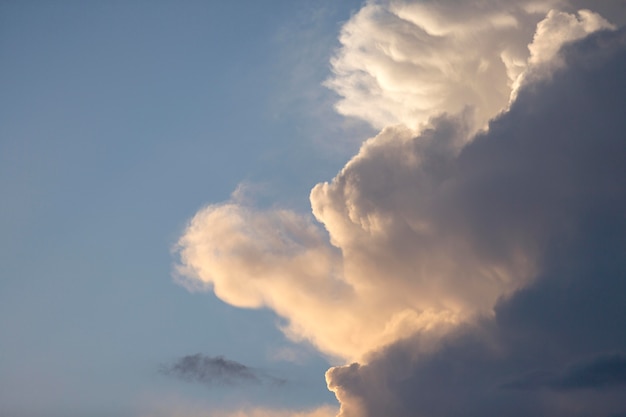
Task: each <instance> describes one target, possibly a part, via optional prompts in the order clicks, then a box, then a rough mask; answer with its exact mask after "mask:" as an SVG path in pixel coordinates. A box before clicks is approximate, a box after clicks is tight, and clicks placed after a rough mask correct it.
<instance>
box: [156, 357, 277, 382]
mask: <svg viewBox="0 0 626 417" xmlns="http://www.w3.org/2000/svg"><path fill="white" fill-rule="evenodd" d="M160 372H161V373H162V374H164V375H167V376H172V377H176V378H179V379H182V380H185V381H188V382H196V383H201V384H205V385H209V386H220V385H221V386H223V385H246V384H257V385H259V384H273V385H282V384H284V383H286V382H287V381H286V380H285V379H282V378H277V377H274V376H272V375H268V374H266V373H265V372H262V371H260V370H258V369H255V368H252V367H249V366H247V365H244V364H242V363H240V362H237V361H233V360H230V359H226V358H225V357H223V356H206V355H203V354H201V353H196V354H195V355H187V356H183V357H182V358H180V359H178V360H176V361H175V362H174V363H173V364H170V365H163V366H161V369H160Z"/></svg>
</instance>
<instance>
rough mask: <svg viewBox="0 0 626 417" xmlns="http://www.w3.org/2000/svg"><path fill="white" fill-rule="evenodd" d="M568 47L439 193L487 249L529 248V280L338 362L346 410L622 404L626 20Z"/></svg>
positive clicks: (365, 416) (603, 411)
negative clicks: (487, 307) (438, 333)
mask: <svg viewBox="0 0 626 417" xmlns="http://www.w3.org/2000/svg"><path fill="white" fill-rule="evenodd" d="M563 56H564V61H565V63H566V66H565V68H564V69H562V70H559V71H557V72H556V73H555V74H554V76H553V77H551V78H550V79H549V80H543V81H540V82H535V83H534V84H530V85H528V86H526V87H525V88H524V89H523V90H521V91H520V92H519V95H518V97H517V100H516V102H515V103H514V104H513V105H512V107H511V109H510V111H508V112H507V113H505V114H503V115H501V116H500V117H499V118H497V119H496V120H494V121H492V123H491V124H490V129H489V131H488V132H487V133H483V134H481V135H479V136H478V137H476V138H475V139H474V140H473V141H472V142H471V143H470V144H468V145H467V146H465V148H464V149H463V150H462V151H461V153H460V154H459V156H458V158H456V160H455V161H454V162H453V163H452V164H451V167H450V168H449V170H448V172H447V173H446V174H445V175H444V180H443V184H444V185H443V186H442V187H441V190H442V191H441V193H440V194H438V195H437V196H436V197H437V198H436V199H434V200H433V201H432V204H433V205H436V212H438V213H439V215H440V221H441V222H442V223H443V222H444V221H445V222H446V224H447V227H449V228H451V229H454V228H462V229H464V230H466V233H467V234H468V235H471V236H472V239H471V241H472V243H473V245H474V246H473V247H474V248H475V250H476V251H477V253H479V254H480V255H481V257H482V258H483V259H506V258H508V257H511V256H514V255H515V254H516V253H518V252H519V251H522V252H524V253H526V252H528V251H530V252H531V253H533V254H535V258H536V259H537V265H536V266H535V268H536V273H535V274H534V279H533V281H532V283H531V284H529V285H527V286H526V287H524V288H523V289H521V290H518V291H516V292H515V293H513V294H511V295H509V296H506V297H503V298H501V299H500V300H499V302H498V303H497V305H496V307H495V309H494V312H493V313H494V316H493V317H485V318H484V319H482V320H478V321H477V322H475V323H473V324H467V325H464V326H462V327H460V328H459V329H457V330H456V331H455V332H453V333H451V334H449V335H448V336H446V337H445V338H444V339H443V341H442V342H441V343H440V344H439V345H438V347H437V348H436V349H430V350H429V349H423V348H422V347H420V345H421V344H422V341H421V339H420V335H415V336H410V337H409V336H408V337H407V338H406V339H405V340H402V341H400V342H397V343H395V344H393V345H391V346H389V347H387V348H385V349H383V350H381V351H379V352H378V353H376V354H375V355H373V356H372V357H371V359H370V360H369V361H368V363H367V364H366V365H358V364H353V365H350V366H346V367H337V368H334V369H332V370H330V371H329V373H328V375H327V379H328V381H329V386H330V387H331V388H332V389H334V390H335V392H336V393H337V395H338V397H339V399H340V401H341V403H342V411H341V414H340V415H341V416H342V417H378V416H384V415H388V416H394V417H416V416H420V417H433V416H436V417H452V416H455V417H457V416H463V417H474V416H476V417H479V416H481V417H484V416H495V415H505V416H508V417H522V416H524V417H526V416H531V415H533V416H551V417H562V416H563V417H564V416H568V417H572V416H574V417H577V416H580V417H583V416H597V417H611V416H613V417H614V416H623V415H625V414H626V384H625V382H626V355H625V353H624V352H626V331H624V329H626V29H622V30H618V31H615V32H604V33H598V34H596V35H593V36H591V37H589V38H587V39H585V40H583V41H581V42H577V43H574V44H572V45H570V46H568V47H567V48H566V49H565V50H564V53H563ZM448 119H449V123H453V122H454V118H448ZM415 140H416V141H419V140H420V138H416V139H415ZM459 279H460V280H462V279H463V277H462V276H461V277H459Z"/></svg>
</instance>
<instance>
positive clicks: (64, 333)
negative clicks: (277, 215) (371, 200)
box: [0, 1, 358, 416]
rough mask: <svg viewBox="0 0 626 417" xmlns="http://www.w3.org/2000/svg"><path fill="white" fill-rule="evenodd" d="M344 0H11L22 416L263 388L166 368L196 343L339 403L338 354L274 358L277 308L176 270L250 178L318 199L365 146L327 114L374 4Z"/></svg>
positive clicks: (9, 106) (8, 34) (3, 172)
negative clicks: (183, 279) (327, 379)
mask: <svg viewBox="0 0 626 417" xmlns="http://www.w3.org/2000/svg"><path fill="white" fill-rule="evenodd" d="M333 3H334V2H326V3H320V2H272V3H271V5H268V4H266V3H264V4H261V3H259V2H237V3H230V2H202V1H185V2H169V1H157V2H144V1H133V2H118V1H105V2H81V1H59V2H38V1H32V2H2V3H1V4H0V28H1V29H0V61H1V62H2V67H1V70H0V91H1V93H0V95H1V96H2V99H1V100H0V118H1V121H0V125H1V126H2V127H1V128H0V129H1V132H0V148H1V151H0V158H1V162H0V189H1V190H2V195H3V197H2V201H3V202H2V204H1V209H0V210H1V213H2V214H1V215H0V222H1V227H0V228H1V230H2V233H1V238H0V239H1V240H0V253H1V254H2V255H1V256H2V262H0V264H1V265H2V266H1V267H0V268H1V277H2V278H1V280H0V310H1V313H0V317H1V318H0V335H1V340H2V342H1V343H0V346H1V347H0V349H1V351H2V353H1V354H0V375H2V376H1V377H0V392H2V394H0V397H1V398H0V403H1V404H2V406H1V407H2V409H3V410H4V411H3V413H9V414H12V415H24V416H38V415H46V416H52V415H65V416H70V415H86V414H89V415H96V414H95V413H96V410H98V412H100V413H101V415H124V416H125V415H134V414H133V413H135V408H136V407H142V406H143V404H141V402H142V401H144V400H146V401H147V400H148V399H150V398H151V397H155V398H158V397H162V396H168V395H172V396H176V395H181V396H185V395H190V396H191V397H193V398H200V399H202V400H203V401H204V400H205V399H207V398H208V399H210V400H211V401H212V402H217V403H218V404H222V403H224V404H226V405H227V406H229V402H230V401H231V400H232V397H239V396H242V395H243V394H242V393H241V392H239V391H238V390H234V391H235V392H234V393H233V392H232V391H233V390H226V391H224V390H221V391H220V390H219V389H218V390H217V391H219V392H218V393H217V394H215V390H211V389H207V388H206V387H201V388H200V389H198V388H197V387H193V386H191V384H184V383H182V384H181V383H179V382H178V381H176V382H175V383H170V382H169V381H168V379H167V378H165V377H163V376H162V375H160V374H158V372H157V369H158V366H159V365H160V364H162V363H167V362H168V361H171V360H173V359H175V358H177V357H179V356H182V355H187V354H193V353H196V352H202V353H205V354H209V355H227V356H228V357H229V358H231V359H234V360H239V361H242V362H244V363H246V364H248V365H250V366H255V367H263V368H268V369H272V370H273V369H276V370H277V372H280V373H289V374H291V373H292V372H293V373H294V378H295V379H298V380H302V381H301V386H306V387H307V392H306V395H303V392H302V389H301V388H298V386H296V387H294V388H293V389H291V388H290V389H283V390H279V391H278V392H276V393H274V394H272V396H271V397H273V398H269V399H268V398H266V399H264V400H262V401H263V402H270V403H271V402H277V401H284V402H286V403H294V402H295V403H298V402H301V403H302V404H307V405H308V404H311V403H317V402H320V401H321V402H323V401H327V400H329V399H330V400H332V395H331V394H330V393H328V392H327V391H326V388H325V385H324V381H323V372H324V370H325V369H326V367H327V364H326V362H325V360H324V359H322V358H321V357H320V356H319V355H318V354H316V353H315V352H314V351H313V350H311V351H310V352H309V353H308V354H307V355H305V356H306V358H305V359H304V364H303V365H301V366H300V365H298V366H295V365H294V366H292V365H289V364H288V363H285V362H276V361H272V360H270V358H271V357H272V355H273V352H274V351H275V350H278V349H280V348H281V347H284V346H285V345H288V343H287V342H286V341H285V339H284V337H283V336H282V335H281V334H280V332H279V331H278V330H276V329H275V326H274V322H275V320H276V318H275V316H274V315H273V314H272V313H270V312H258V311H255V312H254V313H253V312H251V311H244V310H238V309H234V308H233V307H230V306H227V305H225V304H224V303H222V302H221V301H219V300H217V299H216V298H215V297H214V296H213V295H212V294H210V293H208V294H206V293H205V294H190V293H189V292H187V291H186V290H185V289H183V288H182V287H180V286H178V285H175V284H174V282H173V279H172V277H171V272H172V263H173V258H172V256H171V253H170V251H171V248H172V246H173V245H174V244H175V243H176V240H177V239H178V236H179V234H180V233H181V231H182V229H183V227H184V225H185V222H186V221H187V220H188V218H189V217H190V216H191V215H192V214H193V213H194V212H195V211H196V210H197V209H198V208H200V207H201V206H203V205H204V204H206V203H208V202H215V201H221V200H224V199H226V198H228V196H229V195H230V193H231V192H232V191H233V190H234V189H235V188H236V187H237V185H238V184H239V183H240V182H242V181H246V182H248V183H251V184H258V188H259V190H260V191H258V192H257V193H256V195H257V197H256V198H258V199H259V201H261V200H263V199H264V198H267V196H268V195H269V196H271V197H272V198H273V199H274V200H275V199H276V198H277V197H276V196H280V197H279V198H281V199H283V200H284V201H285V204H290V205H293V206H306V204H307V193H308V191H307V189H308V188H310V186H311V185H312V184H314V183H315V182H316V181H318V180H319V179H321V178H324V177H329V176H331V175H332V173H333V172H334V171H336V170H337V169H338V168H339V167H340V166H341V164H342V163H343V161H345V160H346V159H347V158H348V157H349V154H348V152H347V151H348V150H349V149H350V147H351V146H352V147H353V146H354V145H345V142H344V144H339V145H336V144H334V143H333V142H334V141H335V137H336V136H337V135H339V134H340V133H342V132H344V131H345V128H344V127H343V126H342V122H341V120H340V119H339V117H335V118H334V119H331V121H330V124H326V125H320V123H319V121H318V120H317V118H318V117H321V116H320V114H321V113H328V114H332V109H327V108H323V107H322V106H324V104H325V102H326V101H328V100H330V99H331V94H330V92H329V91H328V90H326V89H325V88H324V87H322V86H320V85H319V84H320V82H321V81H322V80H323V79H324V77H326V76H327V74H328V64H327V62H328V57H329V56H330V54H331V53H332V48H333V47H335V44H336V34H337V32H338V30H339V28H340V22H341V21H343V20H346V19H348V18H349V16H350V12H351V10H352V9H353V8H355V7H357V6H358V3H357V2H353V3H349V2H345V3H342V4H341V5H335V4H333ZM320 112H321V113H320ZM327 120H328V119H327ZM301 167H306V169H305V170H300V168H301ZM296 169H298V172H297V173H296V172H295V171H296ZM263 190H265V191H263ZM294 190H303V191H302V192H296V191H294ZM251 346H253V347H254V348H252V349H251ZM293 367H296V368H297V369H291V368H293ZM299 384H300V383H299ZM310 387H314V388H313V389H312V390H309V389H308V388H310ZM266 394H267V393H265V392H263V391H262V390H257V391H256V392H255V391H254V390H252V393H251V394H250V396H251V398H255V397H256V398H261V397H270V396H268V395H266ZM247 395H248V394H246V396H247ZM207 401H208V400H207Z"/></svg>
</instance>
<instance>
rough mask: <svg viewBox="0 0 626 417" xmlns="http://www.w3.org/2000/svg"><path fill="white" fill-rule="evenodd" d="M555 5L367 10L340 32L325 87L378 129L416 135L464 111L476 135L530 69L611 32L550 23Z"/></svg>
mask: <svg viewBox="0 0 626 417" xmlns="http://www.w3.org/2000/svg"><path fill="white" fill-rule="evenodd" d="M555 5H562V6H563V7H567V4H566V2H557V1H518V0H515V1H503V0H487V1H465V2H458V1H455V0H440V1H437V2H420V1H397V0H390V1H372V2H368V3H367V4H366V5H365V6H364V7H363V8H362V9H361V10H360V11H359V12H358V13H357V14H356V15H355V16H354V17H353V18H352V19H351V20H350V21H349V22H348V23H347V24H346V25H345V26H344V27H343V29H342V32H341V36H340V39H339V40H340V42H341V45H342V46H341V48H340V49H339V51H338V53H337V54H336V56H335V58H334V59H333V60H332V62H331V64H332V70H333V73H334V75H333V76H332V77H331V78H330V79H329V80H328V82H327V85H328V86H329V87H330V88H331V89H333V90H335V91H336V92H337V93H338V94H339V95H340V96H341V100H340V101H339V102H338V103H337V110H338V111H339V112H340V113H341V114H344V115H347V116H354V117H358V118H361V119H363V120H365V121H367V122H369V123H370V124H371V125H373V126H374V127H377V128H384V127H386V126H391V125H396V124H404V125H406V126H408V127H410V128H418V127H420V126H421V125H423V124H424V123H426V122H427V121H428V120H429V119H430V118H431V117H433V116H436V115H439V114H441V113H451V114H456V113H459V112H460V111H462V110H463V109H464V108H466V107H468V106H469V107H473V108H475V114H474V119H475V123H476V125H475V126H476V127H477V128H481V127H483V126H484V125H485V124H486V123H487V121H488V120H489V119H491V118H492V117H493V116H495V115H496V114H497V113H498V112H500V111H501V110H502V109H503V108H504V107H506V105H507V103H508V101H509V98H510V95H511V93H512V92H513V90H515V89H517V86H518V85H519V84H520V81H521V79H520V77H522V78H523V76H522V74H523V73H524V72H525V71H526V70H527V69H528V67H529V65H531V66H532V65H535V64H538V63H541V62H543V63H545V62H547V61H549V60H551V58H552V57H553V56H554V55H555V54H556V51H558V49H559V48H560V46H561V45H563V44H564V43H565V42H569V41H572V40H575V39H580V38H582V37H584V36H585V35H587V34H589V33H591V32H594V31H596V30H598V29H603V28H608V27H610V24H609V23H608V22H607V21H605V20H604V19H603V18H602V17H600V16H599V15H597V14H595V13H593V12H591V11H588V10H583V11H580V12H578V14H577V15H576V14H568V13H564V12H558V11H555V10H553V11H550V12H549V13H548V15H547V16H546V12H548V11H549V10H550V8H551V7H552V6H555ZM537 24H539V26H538V28H537V30H536V26H537ZM533 35H534V41H533ZM529 43H532V45H531V47H530V49H529V47H528V45H529ZM544 72H545V69H544Z"/></svg>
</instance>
